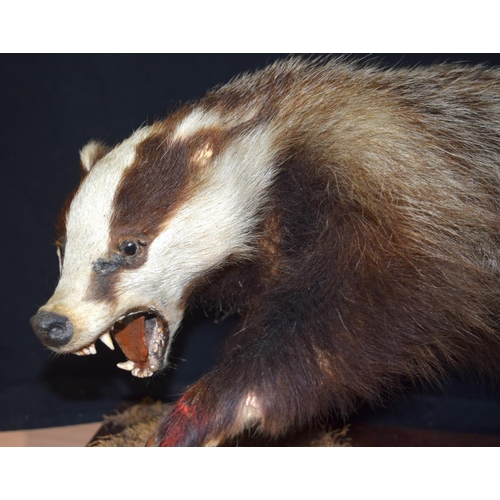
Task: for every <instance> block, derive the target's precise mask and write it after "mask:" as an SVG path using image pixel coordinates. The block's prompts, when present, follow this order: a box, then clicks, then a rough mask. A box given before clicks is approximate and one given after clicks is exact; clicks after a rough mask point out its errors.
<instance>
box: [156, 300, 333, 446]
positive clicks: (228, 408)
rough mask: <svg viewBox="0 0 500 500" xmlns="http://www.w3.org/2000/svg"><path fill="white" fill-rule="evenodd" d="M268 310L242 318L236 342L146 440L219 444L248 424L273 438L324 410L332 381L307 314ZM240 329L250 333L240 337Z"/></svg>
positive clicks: (165, 443) (160, 443)
mask: <svg viewBox="0 0 500 500" xmlns="http://www.w3.org/2000/svg"><path fill="white" fill-rule="evenodd" d="M301 307H303V306H302V305H301ZM266 309H267V312H268V313H269V315H268V318H269V317H272V321H268V322H266V323H264V324H263V323H262V322H260V321H259V322H258V323H254V322H253V321H248V320H247V322H246V325H243V329H242V331H241V334H238V333H236V334H235V335H234V336H233V338H234V339H235V340H236V341H238V342H240V341H241V345H237V346H236V347H235V348H234V349H233V350H232V351H231V352H230V354H229V356H228V358H227V359H226V360H225V361H224V362H223V363H221V364H220V365H219V366H218V367H216V368H215V369H214V370H213V371H211V372H210V373H208V374H206V375H205V376H204V377H202V378H201V379H200V380H199V381H198V382H197V383H195V384H194V385H193V386H192V387H191V388H190V389H188V391H187V392H186V393H185V394H184V396H183V397H182V398H181V399H180V400H179V401H178V402H177V404H176V405H175V406H174V408H173V410H172V412H171V413H170V414H169V415H168V416H167V417H166V418H165V420H164V421H163V423H162V424H161V426H160V428H159V431H158V432H157V434H156V435H155V436H154V437H153V438H152V439H151V440H150V443H149V444H152V445H156V446H210V445H219V444H221V443H223V442H225V441H227V440H228V439H231V438H233V437H235V436H237V435H239V434H240V433H241V432H243V431H244V430H245V429H247V428H250V427H252V428H253V429H255V431H256V432H258V433H259V434H262V435H265V436H268V437H277V436H279V435H282V434H283V433H285V432H286V431H287V430H290V429H291V428H293V427H294V426H298V425H304V424H306V423H308V422H310V421H311V420H312V418H313V417H314V416H318V415H321V414H322V413H323V414H324V413H325V412H326V411H327V410H328V409H330V407H331V403H332V397H331V396H332V391H335V389H336V388H335V387H333V386H331V384H330V381H329V380H328V377H325V373H324V369H325V366H326V365H325V360H324V356H323V350H322V348H321V345H316V344H315V342H314V340H313V339H314V338H315V336H314V334H313V335H311V333H313V332H314V330H313V325H312V320H311V321H304V319H305V318H304V317H303V315H302V314H301V312H300V311H297V310H296V309H295V310H294V311H290V309H289V308H287V311H281V313H279V312H277V310H276V309H273V308H271V307H269V308H266ZM308 313H309V315H310V316H313V315H314V314H311V310H309V311H308ZM296 314H301V315H302V321H301V322H298V321H297V319H298V318H296ZM294 317H295V319H294ZM254 319H255V318H254ZM260 319H263V318H262V317H261V318H260ZM315 323H316V326H317V321H316V320H315ZM257 325H258V326H257ZM257 332H258V333H257ZM243 335H244V336H245V337H246V338H247V339H248V338H250V340H248V341H247V342H244V341H243V339H242V338H241V337H243ZM240 338H241V340H240ZM341 392H342V391H337V394H341Z"/></svg>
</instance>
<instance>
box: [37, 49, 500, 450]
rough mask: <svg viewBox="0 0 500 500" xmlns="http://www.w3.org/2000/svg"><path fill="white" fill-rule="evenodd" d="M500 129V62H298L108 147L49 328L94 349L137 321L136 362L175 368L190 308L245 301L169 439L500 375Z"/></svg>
mask: <svg viewBox="0 0 500 500" xmlns="http://www.w3.org/2000/svg"><path fill="white" fill-rule="evenodd" d="M499 124H500V72H499V71H498V70H496V69H485V68H472V67H462V66H455V65H437V66H433V67H430V68H415V69H411V70H408V69H393V70H381V69H379V68H377V67H374V66H361V65H359V64H356V63H348V62H345V61H342V60H330V61H326V62H307V61H302V60H298V59H290V60H287V61H284V62H279V63H276V64H274V65H272V66H270V67H268V68H266V69H264V70H262V71H259V72H257V73H254V74H251V75H244V76H241V77H239V78H237V79H235V80H234V81H232V82H230V83H229V84H227V85H225V86H222V87H220V88H217V89H215V90H213V91H211V92H209V93H208V94H207V96H206V97H205V98H204V99H202V100H201V101H199V102H198V103H196V104H190V105H187V106H185V107H182V108H180V109H179V110H178V111H177V112H175V113H174V114H172V115H171V116H169V117H168V118H166V119H165V120H164V121H160V122H157V123H154V124H153V125H151V126H147V127H144V128H141V129H139V130H137V131H136V132H135V133H134V134H133V135H132V136H131V137H130V138H129V139H127V140H125V141H123V142H122V143H120V144H119V145H117V146H116V147H114V148H112V149H110V148H108V147H106V146H104V145H103V144H101V143H99V142H95V141H92V142H91V143H89V144H88V145H87V146H85V147H84V148H83V149H82V151H81V162H82V168H83V176H82V181H81V183H80V185H79V187H78V188H77V190H76V191H75V193H74V195H73V196H72V197H71V198H70V199H69V200H68V203H67V204H66V206H65V207H64V209H63V212H62V214H61V218H60V222H59V239H58V251H59V255H60V262H61V278H60V281H59V284H58V286H57V289H56V291H55V293H54V295H53V297H52V298H51V299H50V300H49V301H48V302H47V304H46V305H44V306H43V307H42V308H41V309H40V311H39V312H38V314H37V315H36V316H35V317H34V318H33V320H32V323H33V326H34V329H35V331H36V332H37V334H38V335H39V336H40V338H41V339H42V340H43V341H44V342H45V343H46V344H47V345H48V346H49V347H51V348H52V349H54V350H56V351H57V352H73V353H78V354H88V353H90V352H95V346H94V343H95V341H96V340H97V339H99V338H102V340H104V341H105V342H106V343H108V344H109V345H111V346H112V343H111V344H110V342H112V341H111V339H110V337H109V334H108V333H107V332H109V331H110V330H111V331H112V332H113V329H115V331H114V333H113V334H116V340H117V341H118V339H119V335H120V333H122V336H123V337H127V338H128V340H127V342H128V347H125V348H124V352H126V351H127V349H128V350H129V351H130V352H131V353H132V354H131V356H130V357H129V359H128V360H127V361H126V362H125V363H124V364H122V366H121V367H122V368H125V369H129V370H131V371H132V374H134V375H136V376H140V377H144V376H150V375H152V374H153V373H154V372H155V371H157V370H160V369H162V368H164V367H165V366H167V359H168V352H169V347H170V345H171V343H172V340H173V338H174V336H175V333H176V331H177V330H178V327H179V325H180V323H181V321H182V317H183V315H184V313H185V311H186V308H187V307H189V305H190V304H192V303H194V302H202V303H203V304H204V305H205V306H207V307H214V308H216V309H219V310H223V311H225V312H231V311H236V312H238V313H239V314H240V315H241V322H240V325H239V326H238V328H237V330H236V331H235V332H234V334H233V335H232V336H231V339H230V344H229V347H228V349H227V352H228V354H227V358H226V359H225V360H224V361H222V362H221V364H220V365H219V366H217V367H216V368H215V369H214V370H213V371H212V372H210V373H208V374H207V375H205V376H204V377H203V378H201V379H200V380H199V381H198V382H197V383H196V384H195V385H194V386H192V387H191V388H190V389H189V390H188V391H187V392H186V393H185V395H184V396H183V398H182V399H181V400H180V401H179V403H178V404H177V406H176V408H175V409H174V411H173V412H172V413H171V414H170V415H169V416H168V417H166V419H165V421H164V423H163V425H162V427H161V428H160V430H159V431H158V434H157V435H156V436H155V437H154V439H153V440H152V443H154V444H162V445H170V444H205V445H206V444H218V443H221V442H223V441H224V440H226V439H228V438H230V437H232V436H234V435H237V434H238V433H240V432H242V430H243V429H245V428H246V427H249V426H254V427H255V428H256V429H258V430H259V431H260V432H262V433H265V434H267V435H271V436H276V435H278V434H280V433H282V432H285V431H287V430H289V429H290V428H291V427H293V426H297V425H302V424H304V423H307V422H310V421H311V420H312V419H313V418H314V417H316V416H321V415H324V414H326V413H328V412H330V411H336V412H337V413H339V414H344V415H345V414H347V413H348V412H349V411H350V410H352V408H353V407H355V405H357V404H358V403H359V402H360V401H364V400H372V401H373V400H377V399H379V398H380V397H381V396H382V395H384V394H385V393H387V392H388V391H390V390H394V388H396V387H398V386H399V383H400V381H401V380H402V379H405V380H408V379H409V380H415V379H417V378H425V379H427V380H438V379H439V378H440V377H442V376H443V374H444V373H445V372H446V370H449V369H458V368H461V367H464V366H466V365H470V366H472V367H474V368H475V369H477V370H478V371H480V372H482V373H489V374H492V373H494V372H495V369H496V366H497V364H498V361H499V354H500V350H499V337H498V321H499V317H498V312H499V305H500V300H499V299H500V297H499V295H500V286H499V264H498V262H499V249H500V242H499V234H500V217H499V214H500V207H499V204H500V176H499V172H500V171H499V167H500V128H499ZM140 318H141V320H142V322H143V323H142V326H141V327H140V328H136V329H135V330H133V329H128V326H129V325H131V324H133V323H134V322H136V321H138V320H139V319H140ZM122 320H124V322H125V326H123V325H122V327H117V325H118V323H119V322H120V321H122ZM129 330H130V331H129ZM124 332H128V333H124ZM130 332H132V333H130ZM135 337H137V338H139V337H141V339H142V340H138V339H137V338H135ZM127 342H124V345H126V344H127ZM134 343H140V344H141V349H142V351H141V352H142V354H140V355H139V354H137V351H138V348H136V347H134V345H133V344H134ZM134 356H135V357H134Z"/></svg>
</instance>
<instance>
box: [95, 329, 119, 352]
mask: <svg viewBox="0 0 500 500" xmlns="http://www.w3.org/2000/svg"><path fill="white" fill-rule="evenodd" d="M99 338H100V339H101V342H102V343H103V344H104V345H105V346H107V347H109V348H110V349H111V350H112V351H114V350H115V346H114V344H113V340H112V339H111V335H110V334H109V332H106V333H103V334H102V335H101V336H100V337H99Z"/></svg>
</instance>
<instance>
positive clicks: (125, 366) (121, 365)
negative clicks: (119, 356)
mask: <svg viewBox="0 0 500 500" xmlns="http://www.w3.org/2000/svg"><path fill="white" fill-rule="evenodd" d="M116 366H117V367H118V368H121V369H122V370H127V371H128V372H131V371H132V370H133V369H134V368H135V363H134V362H133V361H130V359H129V360H127V361H124V362H123V363H118V364H117V365H116Z"/></svg>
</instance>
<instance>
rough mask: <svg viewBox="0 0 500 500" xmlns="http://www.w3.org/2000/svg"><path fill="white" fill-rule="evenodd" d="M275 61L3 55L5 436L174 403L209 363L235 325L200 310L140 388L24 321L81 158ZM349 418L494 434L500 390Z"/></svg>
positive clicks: (398, 403)
mask: <svg viewBox="0 0 500 500" xmlns="http://www.w3.org/2000/svg"><path fill="white" fill-rule="evenodd" d="M279 57H282V56H280V55H276V54H243V55H240V54H224V55H222V54H216V55H205V54H201V55H194V54H175V55H170V54H168V55H160V54H159V55H141V54H134V55H126V54H123V55H97V54H96V55H71V54H65V55H29V54H4V55H0V63H1V66H0V67H1V68H2V78H1V93H0V123H1V131H0V132H1V133H0V141H1V145H0V151H1V154H2V156H1V162H2V165H1V172H2V182H1V189H2V193H1V197H0V199H1V203H2V206H1V214H2V241H1V243H0V248H1V253H0V257H1V267H0V269H1V280H0V283H1V286H2V288H1V294H2V295H1V299H2V300H1V301H0V304H1V310H0V313H1V315H0V318H1V323H0V430H9V429H12V430H13V429H22V428H36V427H47V426H55V425H65V424H76V423H83V422H91V421H98V420H101V418H102V415H103V414H105V413H110V412H111V411H112V409H113V408H114V407H115V406H116V404H117V403H118V402H119V401H121V400H123V399H135V398H140V397H142V396H146V395H149V396H151V397H154V398H157V397H163V398H166V399H174V398H176V397H177V396H178V395H179V394H180V392H181V391H182V388H183V387H185V386H186V385H187V384H189V383H191V382H193V381H194V380H196V378H197V377H199V376H200V375H201V374H202V373H203V372H204V371H206V370H207V369H209V367H210V366H211V365H212V364H213V363H214V360H215V358H216V353H217V347H218V345H219V343H220V339H221V338H222V337H223V336H224V335H225V333H226V332H227V331H228V330H229V329H230V328H231V326H232V324H233V323H234V320H233V319H232V318H229V319H228V320H226V322H224V323H223V324H222V325H214V323H213V321H212V319H211V318H206V317H205V316H203V315H202V314H200V313H194V314H192V315H190V316H189V317H188V318H186V321H185V323H184V325H183V328H182V330H181V332H180V333H179V335H178V337H177V339H176V343H175V349H174V352H173V362H174V364H175V365H176V368H175V369H173V370H168V371H167V372H165V373H164V374H161V375H159V376H157V377H155V378H153V379H145V380H143V379H135V378H133V377H132V376H131V375H130V374H129V373H128V372H123V371H121V370H119V369H118V368H116V366H115V365H116V363H117V362H120V361H123V360H124V359H125V358H124V356H123V354H121V353H120V352H118V350H116V351H114V352H112V351H109V350H108V349H107V348H106V347H104V345H103V344H101V343H98V344H97V349H98V354H97V356H87V357H77V356H58V357H56V356H55V355H53V354H51V353H50V352H49V351H48V350H47V349H45V348H44V347H43V346H42V345H41V344H40V342H39V340H38V339H37V338H36V337H35V335H34V334H33V332H32V331H31V328H30V326H29V318H30V317H31V316H32V315H33V314H35V312H36V310H37V309H38V307H39V306H41V305H42V304H44V303H45V302H46V300H48V299H49V298H50V296H51V294H52V292H53V290H54V288H55V285H56V283H57V278H58V264H57V257H56V253H55V247H54V245H53V241H54V238H55V222H56V219H57V215H58V212H59V209H60V207H61V205H62V204H63V202H64V200H65V198H66V196H67V195H68V194H69V193H70V191H71V190H72V189H73V187H74V186H75V185H76V184H77V183H78V179H79V175H80V172H79V158H78V150H79V149H80V148H81V147H82V146H83V145H84V144H85V143H86V142H87V141H89V140H90V139H94V138H95V139H101V140H104V141H105V142H107V143H108V144H110V145H112V144H114V143H116V142H118V141H120V140H122V139H123V138H125V137H127V136H129V135H130V134H131V133H132V132H133V131H134V130H135V129H137V128H138V127H140V126H141V125H142V124H144V123H147V122H148V123H151V122H152V121H153V120H154V119H155V118H161V117H162V116H164V115H165V114H166V113H167V112H168V111H169V110H170V109H172V108H174V107H176V106H177V105H178V104H179V103H180V102H181V101H186V100H192V99H195V98H198V97H201V96H202V95H203V94H204V93H205V92H206V90H208V89H209V88H211V87H213V86H214V85H217V84H221V83H224V82H226V81H228V80H229V79H230V78H231V77H233V76H235V75H236V74H238V73H241V72H242V71H248V70H253V69H256V68H259V67H263V66H264V65H265V64H266V63H269V62H272V61H274V60H275V59H277V58H279ZM370 57H375V56H370ZM377 58H378V59H380V58H382V60H383V61H384V62H385V63H386V64H389V65H395V64H399V65H405V66H413V65H416V64H431V63H433V62H440V61H445V60H446V61H468V62H474V63H477V62H483V63H486V64H499V63H500V57H499V56H496V55H471V54H466V55H463V54H444V55H439V56H437V55H428V54H409V55H384V56H377ZM353 420H363V421H372V422H373V421H376V422H381V423H392V424H402V425H412V426H417V427H426V428H433V429H444V430H452V431H463V432H478V433H490V434H499V435H500V392H499V391H498V390H496V389H494V388H493V387H491V386H490V385H489V384H487V383H484V382H478V381H474V380H472V378H471V377H467V378H465V380H461V379H460V380H459V379H452V380H450V381H448V382H447V383H446V384H445V386H444V390H439V389H436V388H413V389H411V390H409V391H408V392H407V393H406V394H405V396H400V397H397V398H395V399H394V400H392V401H391V402H388V403H387V405H386V407H384V408H378V409H377V410H376V411H373V410H371V409H370V408H365V407H363V408H361V409H360V411H359V412H358V414H357V415H355V416H353Z"/></svg>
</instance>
